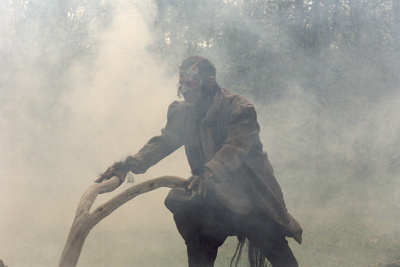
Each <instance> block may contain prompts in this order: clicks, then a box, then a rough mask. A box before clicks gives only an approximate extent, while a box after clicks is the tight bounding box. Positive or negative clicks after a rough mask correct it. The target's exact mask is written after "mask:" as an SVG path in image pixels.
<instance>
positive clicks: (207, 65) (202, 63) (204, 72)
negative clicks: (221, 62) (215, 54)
mask: <svg viewBox="0 0 400 267" xmlns="http://www.w3.org/2000/svg"><path fill="white" fill-rule="evenodd" d="M195 63H197V67H198V68H199V75H200V78H201V79H202V80H205V79H207V78H210V77H212V78H214V79H215V75H216V70H215V67H214V65H213V64H212V63H211V62H210V61H209V60H208V59H206V58H204V57H200V56H191V57H188V58H187V59H185V60H183V62H182V65H181V68H182V70H187V69H188V68H190V67H191V66H192V65H193V64H195Z"/></svg>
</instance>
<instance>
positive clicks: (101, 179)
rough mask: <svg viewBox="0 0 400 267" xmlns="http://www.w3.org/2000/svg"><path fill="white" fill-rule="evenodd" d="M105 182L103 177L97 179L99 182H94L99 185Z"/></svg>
mask: <svg viewBox="0 0 400 267" xmlns="http://www.w3.org/2000/svg"><path fill="white" fill-rule="evenodd" d="M103 180H104V178H103V176H100V178H99V179H97V180H96V181H94V182H95V183H98V184H99V183H101V182H103Z"/></svg>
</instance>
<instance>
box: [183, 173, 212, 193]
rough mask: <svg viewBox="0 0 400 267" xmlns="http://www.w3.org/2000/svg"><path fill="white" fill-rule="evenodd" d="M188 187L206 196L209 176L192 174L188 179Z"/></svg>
mask: <svg viewBox="0 0 400 267" xmlns="http://www.w3.org/2000/svg"><path fill="white" fill-rule="evenodd" d="M188 184H189V185H188V187H187V189H188V190H189V192H190V191H192V190H193V191H194V192H196V194H198V195H200V196H202V197H205V196H206V195H207V187H208V177H207V176H206V175H192V176H190V177H189V179H188Z"/></svg>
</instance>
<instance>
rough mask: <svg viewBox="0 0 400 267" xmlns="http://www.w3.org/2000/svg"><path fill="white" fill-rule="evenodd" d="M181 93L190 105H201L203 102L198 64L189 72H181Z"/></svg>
mask: <svg viewBox="0 0 400 267" xmlns="http://www.w3.org/2000/svg"><path fill="white" fill-rule="evenodd" d="M179 92H180V93H181V94H182V95H183V98H184V99H185V101H186V102H187V103H188V104H190V105H199V104H201V102H202V98H203V95H202V80H201V78H200V75H199V71H198V68H197V64H194V65H193V66H191V67H190V68H189V69H188V70H186V71H184V70H181V73H180V77H179Z"/></svg>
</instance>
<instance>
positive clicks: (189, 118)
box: [96, 56, 303, 267]
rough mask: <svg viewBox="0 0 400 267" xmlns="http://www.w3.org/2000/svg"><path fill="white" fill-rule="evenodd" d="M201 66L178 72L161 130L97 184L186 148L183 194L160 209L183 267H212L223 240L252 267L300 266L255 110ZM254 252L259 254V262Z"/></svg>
mask: <svg viewBox="0 0 400 267" xmlns="http://www.w3.org/2000/svg"><path fill="white" fill-rule="evenodd" d="M215 76H216V70H215V67H214V65H213V64H212V63H211V62H210V61H209V60H207V59H205V58H203V57H199V56H193V57H189V58H187V59H185V60H184V61H183V62H182V65H181V66H180V75H179V89H178V95H182V96H183V98H184V100H183V101H175V102H173V103H172V104H171V105H170V106H169V108H168V116H167V119H168V120H167V125H166V126H165V128H164V129H162V133H161V135H160V136H155V137H153V138H151V139H150V140H149V142H148V143H147V144H146V145H145V146H144V147H143V148H142V149H141V150H140V151H139V152H138V153H137V154H135V155H134V156H129V157H127V158H126V160H125V161H122V162H117V163H115V164H114V165H112V166H111V167H109V168H108V169H107V171H106V172H105V173H104V174H103V175H102V176H101V177H100V178H99V179H98V180H97V181H96V182H101V181H103V180H107V179H110V178H111V177H112V176H118V177H119V179H120V182H121V183H122V182H123V181H124V180H125V177H126V174H127V173H128V172H129V171H131V172H133V173H135V174H141V173H144V172H146V170H147V169H148V168H150V167H151V166H153V165H154V164H156V163H157V162H159V161H160V160H161V159H163V158H164V157H166V156H168V155H169V154H171V153H172V152H174V151H175V150H176V149H178V148H179V147H181V146H182V145H184V146H185V151H186V155H187V159H188V161H189V165H190V168H191V170H192V176H191V177H190V178H189V179H188V183H187V188H185V189H184V188H175V189H172V190H171V191H170V192H169V194H168V196H167V198H166V200H165V205H166V207H167V208H168V209H169V210H170V211H171V212H172V213H173V217H174V221H175V223H176V226H177V228H178V231H179V233H180V234H181V236H182V237H183V239H184V240H185V243H186V246H187V254H188V262H189V267H197V266H202V267H208V266H214V261H215V259H216V257H217V251H218V248H219V247H220V246H221V245H222V244H223V243H224V241H225V240H226V238H227V237H228V236H237V237H238V239H239V241H240V244H243V243H244V241H245V240H246V239H247V240H248V242H249V250H250V251H251V252H252V253H250V254H249V255H250V257H249V260H250V264H251V265H252V266H256V265H258V266H261V265H263V264H264V261H263V260H261V261H260V260H258V259H259V256H261V258H262V259H264V257H265V258H266V259H267V260H268V261H269V262H270V263H271V264H272V265H273V266H274V267H277V266H298V264H297V261H296V258H295V257H294V255H293V253H292V251H291V249H290V248H289V246H288V242H287V240H286V237H293V238H294V239H295V240H296V241H297V242H298V243H301V240H302V237H301V235H302V232H303V230H302V229H301V226H300V224H299V223H298V222H297V221H296V220H295V219H294V218H293V217H292V216H291V215H290V214H289V213H288V211H287V209H286V206H285V202H284V199H283V194H282V191H281V188H280V186H279V184H278V182H277V180H276V178H275V176H274V172H273V169H272V166H271V164H270V162H269V160H268V157H267V154H266V153H265V152H264V151H263V146H262V143H261V141H260V137H259V131H260V127H259V124H258V122H257V116H256V111H255V109H254V106H253V105H252V104H250V103H249V102H248V101H247V100H246V99H245V98H243V97H241V96H239V95H235V94H232V93H230V92H229V91H227V90H225V89H222V88H220V87H219V85H218V83H217V82H216V80H215ZM253 252H258V253H259V256H257V255H256V254H255V253H253Z"/></svg>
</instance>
